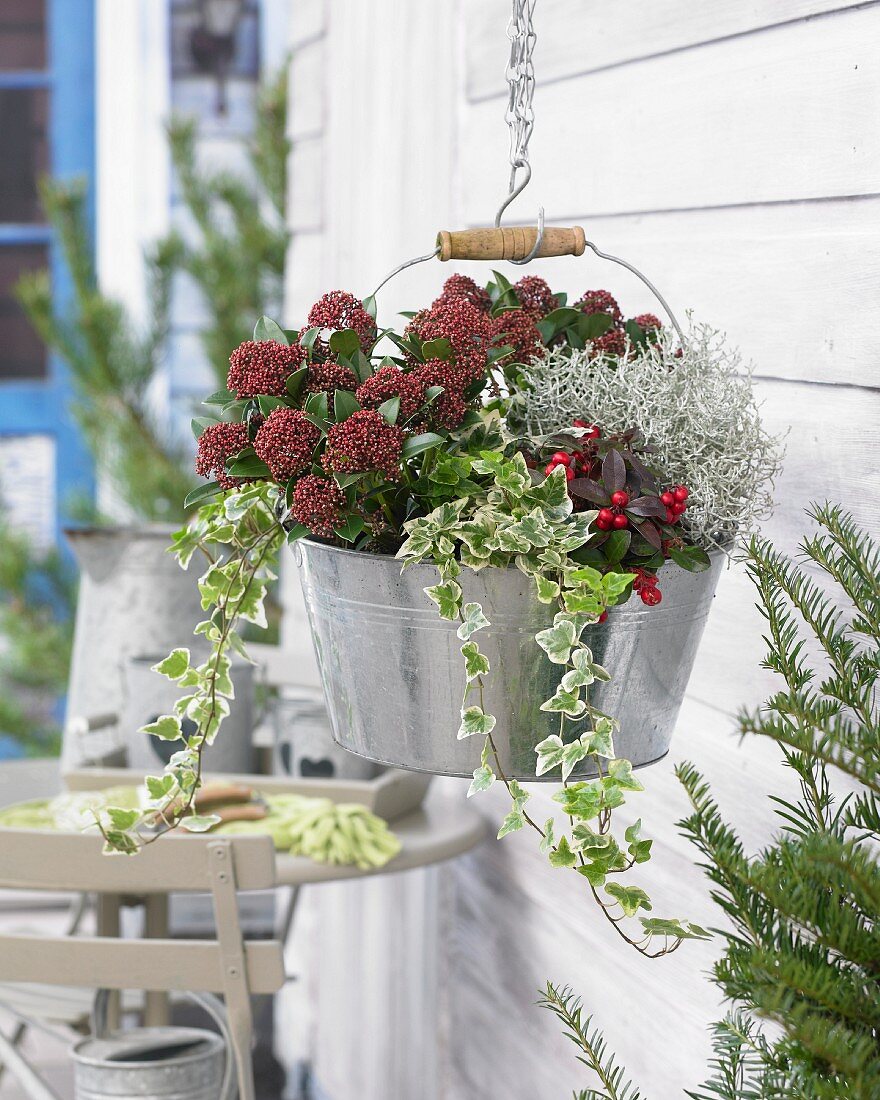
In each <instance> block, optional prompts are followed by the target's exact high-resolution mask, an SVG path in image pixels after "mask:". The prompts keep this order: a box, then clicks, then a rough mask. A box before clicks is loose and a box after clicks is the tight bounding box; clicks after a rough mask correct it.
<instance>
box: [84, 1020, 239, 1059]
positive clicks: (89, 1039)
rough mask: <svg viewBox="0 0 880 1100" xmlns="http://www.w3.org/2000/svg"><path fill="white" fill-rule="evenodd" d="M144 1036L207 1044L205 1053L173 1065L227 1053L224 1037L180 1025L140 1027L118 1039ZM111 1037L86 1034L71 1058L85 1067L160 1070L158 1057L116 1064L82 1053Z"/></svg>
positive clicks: (198, 1052) (203, 1050)
mask: <svg viewBox="0 0 880 1100" xmlns="http://www.w3.org/2000/svg"><path fill="white" fill-rule="evenodd" d="M139 1034H143V1035H144V1036H147V1035H149V1034H156V1035H157V1036H158V1035H162V1034H167V1035H168V1036H169V1038H171V1036H172V1035H179V1036H180V1037H181V1039H182V1040H185V1039H186V1037H187V1036H192V1039H193V1041H194V1042H195V1041H196V1040H197V1039H198V1041H199V1042H201V1043H204V1044H205V1048H204V1049H202V1050H193V1051H191V1052H190V1053H189V1054H181V1055H180V1057H175V1058H174V1064H175V1065H179V1066H183V1065H186V1064H187V1063H188V1062H196V1061H200V1060H201V1059H203V1058H204V1057H205V1056H206V1055H207V1054H214V1053H215V1052H217V1051H220V1052H221V1053H225V1051H226V1044H225V1042H224V1041H223V1037H222V1036H221V1035H218V1034H217V1032H216V1031H208V1029H207V1028H203V1027H178V1026H177V1025H169V1026H168V1027H156V1028H153V1027H137V1028H130V1029H128V1030H126V1031H122V1032H119V1035H118V1037H119V1038H120V1039H124V1038H125V1037H126V1036H137V1035H139ZM110 1038H111V1036H109V1035H108V1036H104V1037H99V1036H96V1035H86V1036H84V1037H83V1038H82V1039H80V1040H78V1041H77V1042H76V1043H74V1045H73V1047H72V1048H71V1057H73V1058H75V1059H76V1060H77V1062H79V1063H80V1064H81V1065H84V1066H108V1065H112V1066H118V1068H119V1069H148V1068H150V1067H152V1068H157V1067H158V1066H160V1065H161V1062H159V1061H157V1060H156V1059H155V1058H144V1059H139V1058H126V1059H125V1060H124V1061H123V1060H119V1061H116V1060H115V1059H112V1058H99V1057H92V1056H90V1055H88V1054H83V1053H81V1048H82V1047H84V1046H87V1045H88V1044H89V1043H102V1042H107V1041H108V1040H109V1039H110Z"/></svg>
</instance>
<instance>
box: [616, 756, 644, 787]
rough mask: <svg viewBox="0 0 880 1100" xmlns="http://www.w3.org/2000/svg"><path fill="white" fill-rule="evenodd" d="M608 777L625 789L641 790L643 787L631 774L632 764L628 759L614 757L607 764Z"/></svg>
mask: <svg viewBox="0 0 880 1100" xmlns="http://www.w3.org/2000/svg"><path fill="white" fill-rule="evenodd" d="M608 778H610V779H613V780H614V782H615V783H616V784H617V786H618V787H622V788H623V789H624V790H625V791H643V790H644V789H645V788H644V787H643V786H642V784H641V783H640V782H639V781H638V779H636V777H635V776H634V775H633V766H632V764H631V763H630V762H629V760H623V759H620V758H618V759H616V760H611V761H610V762H609V764H608Z"/></svg>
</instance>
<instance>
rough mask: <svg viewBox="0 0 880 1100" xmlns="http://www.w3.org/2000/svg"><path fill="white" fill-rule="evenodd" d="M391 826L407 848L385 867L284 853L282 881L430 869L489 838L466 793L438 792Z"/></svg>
mask: <svg viewBox="0 0 880 1100" xmlns="http://www.w3.org/2000/svg"><path fill="white" fill-rule="evenodd" d="M390 828H391V829H392V830H393V832H394V834H395V836H396V837H397V839H398V840H399V841H400V843H401V850H400V852H399V854H398V855H396V856H395V857H394V859H392V860H391V861H390V862H388V863H386V864H385V866H384V867H374V868H370V869H369V870H366V871H361V870H359V869H358V868H357V867H353V866H351V865H346V866H341V867H340V866H335V865H334V864H331V863H316V862H315V861H314V860H311V859H306V858H305V857H304V856H291V855H287V854H286V853H285V852H278V853H277V855H276V858H275V862H276V867H277V871H278V883H279V885H284V886H301V885H303V884H305V883H309V882H334V881H340V880H342V879H354V878H366V877H368V876H372V875H390V874H393V873H394V872H395V871H409V870H412V868H414V867H427V866H429V865H430V864H432V863H441V862H442V861H443V860H446V859H453V858H454V857H455V856H460V855H464V853H465V852H469V851H471V849H473V848H476V847H477V845H478V844H480V843H482V841H484V840H485V839H486V838H487V836H488V826H487V824H486V822H485V820H484V819H483V818H482V817H481V816H480V815H479V814H478V813H477V811H476V810H474V809H473V808H472V807H471V806H468V805H467V803H466V802H465V800H464V795H463V793H462V794H461V796H460V797H458V798H456V797H454V796H452V795H448V794H445V793H441V792H432V793H430V794H429V795H428V797H427V798H426V799H425V802H424V804H423V805H422V807H421V809H418V810H413V811H412V812H411V813H408V814H405V815H404V816H403V817H399V818H396V819H395V820H394V821H392V822H390Z"/></svg>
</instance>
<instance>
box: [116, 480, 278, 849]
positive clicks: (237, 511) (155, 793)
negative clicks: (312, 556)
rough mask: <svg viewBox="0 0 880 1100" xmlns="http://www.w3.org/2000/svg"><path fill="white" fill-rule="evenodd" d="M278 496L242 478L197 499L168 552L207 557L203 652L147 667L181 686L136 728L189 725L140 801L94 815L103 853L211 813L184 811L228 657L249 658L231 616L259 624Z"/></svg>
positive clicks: (218, 708)
mask: <svg viewBox="0 0 880 1100" xmlns="http://www.w3.org/2000/svg"><path fill="white" fill-rule="evenodd" d="M282 499H283V490H282V489H281V488H280V487H279V486H276V485H271V484H269V483H268V482H258V483H256V484H253V485H246V486H244V487H243V488H241V489H239V490H238V491H237V492H235V493H231V494H228V495H227V496H225V497H224V498H220V499H215V500H214V501H213V502H212V503H210V504H205V505H202V507H201V508H200V509H199V512H198V514H197V516H196V517H195V519H194V520H193V521H192V522H191V523H190V524H189V525H188V526H186V527H184V528H183V529H182V530H181V531H178V532H177V534H176V535H175V536H174V545H173V547H172V552H173V553H174V554H175V556H176V557H177V560H178V561H179V562H180V564H181V566H182V567H183V568H184V569H185V568H187V567H188V566H189V564H190V562H191V560H192V559H193V557H194V556H195V555H197V554H198V555H199V557H200V558H204V560H205V561H206V563H207V567H206V569H205V571H204V573H203V574H202V575H201V577H200V578H199V582H198V584H199V591H200V593H201V597H202V608H203V609H204V610H205V612H206V613H208V617H207V618H206V619H205V620H204V622H201V623H199V624H198V626H197V627H196V630H195V633H196V635H197V636H204V638H205V641H206V642H207V645H208V647H209V650H208V655H207V657H206V658H205V659H204V660H202V661H199V662H197V663H193V659H192V656H191V654H190V651H189V650H188V649H175V650H174V651H173V652H172V653H170V654H169V655H168V656H167V657H166V658H165V659H164V660H163V661H160V662H159V664H157V665H155V666H154V668H155V671H156V672H158V673H160V674H161V675H163V676H166V677H167V678H168V679H169V680H172V681H174V682H176V683H177V684H178V686H179V687H180V688H181V689H182V690H183V692H184V694H183V695H182V696H181V698H180V699H178V701H177V703H176V704H175V707H174V713H173V714H163V715H162V716H161V717H159V718H158V719H156V721H155V722H152V723H151V724H150V725H148V726H145V727H144V729H143V730H142V731H141V732H144V733H148V734H152V735H153V736H154V737H160V738H162V739H164V740H168V741H178V740H180V739H181V738H182V737H183V731H182V721H183V719H184V718H189V719H190V720H191V721H192V722H194V723H195V725H196V729H195V732H193V733H189V734H188V735H187V737H186V739H185V741H184V744H183V748H181V749H180V750H179V751H177V752H175V753H174V755H173V756H172V757H171V759H170V761H169V762H168V765H167V766H166V768H165V772H164V774H162V775H160V776H148V777H147V779H146V780H145V792H144V797H143V800H142V808H141V809H139V810H138V809H119V808H109V809H107V810H103V811H101V812H100V813H98V814H96V820H97V824H98V827H99V829H100V830H101V832H102V833H103V836H104V840H105V842H106V845H105V847H106V851H108V852H119V853H123V854H127V855H131V854H134V853H135V852H137V851H138V850H139V849H140V848H141V847H142V846H143V845H144V844H146V843H149V842H150V841H152V840H155V839H156V838H157V837H158V836H161V835H162V833H163V832H167V830H168V829H170V828H173V827H174V826H175V825H177V824H179V825H180V826H181V827H183V828H185V829H188V830H190V831H191V832H204V831H205V830H207V829H210V828H211V826H212V825H214V824H216V823H217V822H218V821H219V820H220V819H219V818H218V817H216V816H213V815H199V814H195V813H194V812H193V799H194V797H195V793H196V791H197V789H198V787H199V783H200V779H201V769H202V752H203V750H204V748H205V747H206V746H207V745H211V744H212V743H213V741H214V738H215V737H216V736H217V731H218V729H219V728H220V724H221V723H222V721H223V719H224V718H225V717H226V715H228V713H229V700H230V699H232V698H234V688H233V683H232V677H231V675H230V668H231V662H232V655H233V654H234V653H237V654H239V655H240V656H241V657H243V658H244V659H246V660H247V659H248V657H247V651H246V650H245V647H244V643H243V642H242V640H241V636H240V634H239V633H238V630H237V627H238V624H239V622H240V621H241V620H244V621H247V622H251V623H255V624H256V625H257V626H261V627H264V626H265V625H266V617H265V612H264V601H265V597H266V584H267V582H268V581H269V580H271V579H272V578H273V576H274V574H273V572H272V567H273V564H274V562H275V560H276V559H277V556H278V550H279V548H280V546H281V544H282V542H283V541H284V537H285V532H284V528H283V527H282V526H281V524H280V523H279V522H278V518H277V510H278V509H279V508H280V507H281V506H282Z"/></svg>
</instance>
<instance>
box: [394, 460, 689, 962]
mask: <svg viewBox="0 0 880 1100" xmlns="http://www.w3.org/2000/svg"><path fill="white" fill-rule="evenodd" d="M456 462H457V464H458V469H459V472H460V474H461V475H462V476H465V477H467V476H469V475H470V474H471V473H473V474H476V475H488V476H490V477H491V478H492V485H491V487H490V488H489V489H488V491H487V492H486V493H485V495H484V497H482V498H479V499H473V498H472V499H470V500H467V501H466V500H455V501H451V502H448V503H444V504H441V505H440V506H439V507H438V508H436V509H435V510H434V511H433V512H431V513H430V514H429V515H427V516H424V517H420V518H418V519H413V520H411V521H409V522H408V523H407V524H406V526H405V530H406V532H407V536H408V537H407V540H406V542H405V543H404V544H403V546H402V547H401V548H400V550H399V552H398V554H397V556H398V558H400V559H402V560H403V561H404V562H405V563H411V564H414V563H417V562H429V563H431V564H433V565H435V566H436V567H437V570H438V572H439V574H440V581H439V583H438V584H435V585H431V586H429V587H427V588H425V593H426V595H428V596H429V597H430V599H431V600H433V601H434V603H435V604H436V605H437V609H438V612H439V614H440V616H441V617H442V618H444V619H449V620H452V621H455V620H457V621H458V623H459V627H458V637H459V639H460V640H461V642H462V646H461V655H462V658H463V661H464V672H465V688H464V696H463V699H462V706H461V725H460V726H459V730H458V737H459V738H465V737H482V738H483V749H482V754H481V761H480V766H479V767H478V768H477V769H475V771H474V777H473V780H472V782H471V784H470V788H469V790H468V796H469V797H470V796H471V795H474V794H477V793H479V792H481V791H485V790H488V789H489V788H490V787H491V786H493V785H494V784H495V783H496V782H498V781H500V782H502V783H503V784H504V786H505V787H506V788H507V792H508V794H509V795H510V798H511V802H512V806H511V809H510V811H509V813H508V814H507V816H506V817H505V818H504V821H503V822H502V824H501V828H500V829H499V831H498V837H499V839H500V838H501V837H504V836H506V835H507V834H508V833H512V832H516V831H518V830H520V829H523V828H525V827H529V828H530V829H532V830H534V832H536V833H537V834H538V836H539V837H540V848H541V851H543V852H545V853H546V854H547V858H548V860H549V862H550V863H551V865H552V866H554V867H563V868H566V869H570V870H574V871H575V872H576V873H577V874H579V875H581V876H583V878H585V879H586V881H587V886H588V889H589V890H590V893H591V894H592V897H593V899H594V900H595V902H596V903H597V904H598V906H599V908H600V911H601V912H602V914H603V915H604V916H605V917H606V919H607V920H608V921H609V922H610V923H611V924H612V926H613V927H614V929H615V931H616V932H617V933H618V935H620V936H621V937H622V938H623V939H625V940H626V942H627V943H629V944H630V945H631V946H633V947H635V948H636V949H637V950H639V951H640V952H642V953H643V954H646V955H650V956H651V957H653V958H656V957H659V956H661V955H666V954H669V953H670V952H671V951H674V950H675V949H676V948H677V947H678V946H679V945H680V944H681V943H682V942H683V941H684V940H685V939H697V938H705V937H706V936H707V935H708V934H707V933H706V932H705V931H704V930H703V929H702V928H700V927H699V926H698V925H695V924H691V923H689V922H686V921H681V920H678V919H667V918H657V917H648V916H642V917H641V918H640V922H641V933H640V934H635V935H631V934H630V932H629V931H628V930H627V928H626V927H625V926H624V924H623V922H624V920H625V919H626V918H629V917H634V916H637V915H638V914H639V913H640V912H641V911H642V910H644V912H645V913H650V912H651V909H652V906H651V900H650V898H649V896H648V894H647V893H646V892H645V890H644V889H642V887H640V886H637V885H628V884H624V883H622V882H620V881H618V878H617V876H621V875H623V874H625V873H626V872H628V871H630V870H631V869H632V868H633V867H635V866H636V865H637V864H640V863H645V862H647V861H648V860H649V859H650V855H651V844H652V842H651V840H649V839H646V838H644V837H643V836H642V834H641V822H640V821H636V822H635V823H634V824H633V825H630V826H629V827H628V828H627V829H626V830H625V832H624V835H623V840H622V842H620V841H618V839H617V838H616V837H615V835H614V833H613V831H612V817H613V812H614V811H615V810H616V809H618V808H619V807H621V806H623V805H624V803H625V802H626V798H627V795H628V793H629V792H634V791H640V790H642V789H643V788H642V784H641V783H640V782H639V780H638V779H637V778H636V776H635V775H634V774H633V767H632V764H631V763H630V761H629V760H624V759H622V758H619V757H616V756H615V753H614V733H615V730H616V729H617V727H618V723H617V721H616V720H615V719H614V718H612V717H610V716H609V715H607V714H603V713H602V712H601V711H600V710H598V709H597V708H596V707H595V706H593V705H592V703H591V702H590V690H589V689H590V686H591V685H592V684H593V683H595V682H597V681H600V682H601V681H608V680H610V678H611V677H610V675H609V673H608V671H607V670H606V669H604V668H603V667H602V666H601V665H599V664H597V663H596V662H595V661H594V660H593V654H592V652H591V650H590V649H589V647H588V646H587V645H586V644H585V643H584V642H583V641H582V640H581V636H582V634H583V632H584V630H585V629H586V627H587V626H588V625H590V624H592V623H595V622H596V621H597V620H598V619H599V617H600V616H601V615H602V614H603V613H604V612H605V610H606V609H607V608H609V607H611V606H613V605H614V604H615V603H617V602H618V601H619V600H620V599H621V598H622V597H623V596H624V595H625V594H626V593H627V591H628V589H629V588H630V586H631V585H632V583H633V580H634V575H633V574H632V573H617V572H608V573H604V574H603V573H600V572H599V570H597V569H594V568H593V567H592V566H590V565H580V564H579V563H578V562H577V561H575V560H573V559H572V557H571V554H572V553H573V552H574V551H576V550H577V549H578V548H579V547H581V546H583V544H584V542H585V541H586V539H587V537H588V531H589V527H590V524H591V523H592V522H593V521H594V519H595V518H596V512H595V511H583V512H577V513H575V512H574V511H573V506H572V502H571V499H570V497H569V495H568V491H567V483H566V478H565V474H564V471H563V470H556V471H554V472H553V473H552V474H550V476H548V477H547V478H546V479H545V480H544V481H542V482H539V483H538V484H533V481H532V478H531V477H530V474H529V469H528V466H527V465H526V462H525V459H524V458H523V456H522V455H521V454H519V453H516V454H514V455H513V456H512V457H509V458H508V457H505V456H503V455H501V454H499V453H497V452H491V451H484V452H482V453H481V454H480V455H479V456H478V457H477V456H470V455H463V456H459V457H458V458H457V459H456ZM466 465H469V467H470V468H469V469H465V468H464V467H465V466H466ZM511 566H515V567H516V568H517V569H519V570H520V571H521V572H522V573H524V574H526V575H527V576H529V577H531V578H532V581H533V582H534V585H535V592H536V595H537V598H538V599H539V600H540V601H541V602H542V603H544V604H547V605H548V606H549V607H554V606H555V607H556V608H557V611H556V613H555V615H554V618H553V623H552V625H551V626H549V627H547V628H546V629H544V630H541V631H539V632H538V633H537V634H536V635H535V642H536V644H537V645H539V646H540V647H541V649H542V650H543V651H544V653H545V654H546V655H547V658H548V659H549V660H550V661H551V662H553V664H555V665H559V666H560V679H559V682H558V686H557V687H556V690H555V692H554V694H553V695H552V696H551V697H550V698H548V699H545V700H544V701H543V702H542V703H541V710H542V711H545V712H549V713H551V714H558V715H559V732H558V733H557V734H553V735H552V736H550V737H547V738H545V739H544V740H543V741H541V742H540V743H539V744H537V745H536V746H535V753H536V756H537V759H536V769H535V770H536V776H542V775H547V774H550V773H552V772H555V771H556V770H557V769H558V771H559V774H560V778H561V786H560V788H559V790H558V791H557V792H556V793H555V794H554V795H553V798H554V800H555V801H556V802H558V803H560V805H561V808H562V811H563V813H564V814H565V815H566V816H567V817H568V819H569V822H570V829H569V830H568V831H565V832H559V833H557V828H556V822H555V819H554V818H552V817H550V818H548V819H547V820H546V821H545V822H544V824H543V825H540V824H539V823H538V822H537V821H536V820H535V819H534V817H532V816H531V815H530V814H529V812H528V810H527V809H526V806H527V804H528V801H529V798H530V794H529V792H528V791H526V790H525V789H524V788H523V787H522V786H521V784H520V783H518V782H517V780H515V779H512V778H508V776H507V775H505V773H504V770H503V768H502V765H501V761H500V757H499V753H498V749H497V746H496V744H495V740H494V738H493V731H494V729H495V724H496V720H495V716H494V715H492V714H490V713H488V712H487V711H486V705H485V686H486V678H487V677H488V676H489V675H490V673H491V667H490V662H489V658H488V657H487V655H486V654H485V653H484V652H482V650H481V649H480V646H479V641H478V635H479V632H480V631H481V630H485V629H486V628H487V627H489V626H490V625H491V623H490V622H489V619H488V618H487V617H486V614H485V612H484V610H483V608H482V606H481V605H480V604H479V603H465V602H463V593H462V587H461V585H460V584H459V583H458V580H457V579H456V578H458V577H459V576H460V573H461V569H462V568H463V567H464V568H469V569H473V570H480V569H485V568H496V569H506V568H509V567H511ZM587 767H589V768H590V770H591V771H592V772H594V773H595V778H588V779H582V780H581V779H578V780H577V781H576V782H572V780H571V776H572V773H573V772H574V771H575V769H578V768H579V769H580V770H585V769H586V768H587Z"/></svg>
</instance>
